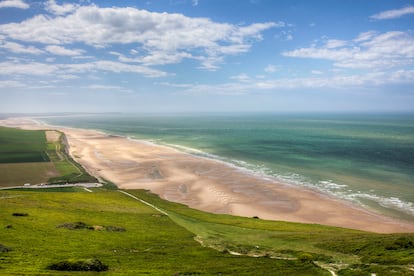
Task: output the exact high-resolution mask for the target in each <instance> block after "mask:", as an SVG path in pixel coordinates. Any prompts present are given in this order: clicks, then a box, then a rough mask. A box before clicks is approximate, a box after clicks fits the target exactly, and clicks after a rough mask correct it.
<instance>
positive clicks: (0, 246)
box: [0, 243, 11, 253]
mask: <svg viewBox="0 0 414 276" xmlns="http://www.w3.org/2000/svg"><path fill="white" fill-rule="evenodd" d="M9 251H11V249H10V248H8V247H7V246H5V245H3V244H1V243H0V252H2V253H4V252H9Z"/></svg>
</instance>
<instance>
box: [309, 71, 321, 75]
mask: <svg viewBox="0 0 414 276" xmlns="http://www.w3.org/2000/svg"><path fill="white" fill-rule="evenodd" d="M311 73H312V74H314V75H323V72H322V71H320V70H312V71H311Z"/></svg>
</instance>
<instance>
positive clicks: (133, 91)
mask: <svg viewBox="0 0 414 276" xmlns="http://www.w3.org/2000/svg"><path fill="white" fill-rule="evenodd" d="M0 95H1V100H0V112H59V111H64V112H67V111H73V112H106V111H108V112H117V111H124V112H155V113H157V112H194V111H201V112H240V111H266V112H268V111H271V112H280V111H282V112H284V111H289V112H302V111H322V112H325V111H341V112H342V111H351V112H353V111H358V112H371V111H414V1H399V0H393V1H388V0H364V1H360V0H352V1H351V0H347V1H334V0H325V1H308V0H290V1H273V0H198V1H197V0H165V1H163V0H144V1H139V0H135V1H89V0H81V1H55V0H49V1H28V0H27V1H24V0H3V1H0Z"/></svg>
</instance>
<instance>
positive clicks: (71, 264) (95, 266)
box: [47, 258, 108, 272]
mask: <svg viewBox="0 0 414 276" xmlns="http://www.w3.org/2000/svg"><path fill="white" fill-rule="evenodd" d="M47 268H48V269H51V270H59V271H97V272H100V271H106V270H108V266H107V265H106V264H103V263H102V262H101V261H100V260H98V259H95V258H94V259H87V260H65V261H60V262H57V263H55V264H51V265H49V266H48V267H47Z"/></svg>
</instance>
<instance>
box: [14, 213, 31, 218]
mask: <svg viewBox="0 0 414 276" xmlns="http://www.w3.org/2000/svg"><path fill="white" fill-rule="evenodd" d="M12 215H13V216H15V217H27V216H28V215H29V214H28V213H13V214H12Z"/></svg>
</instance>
